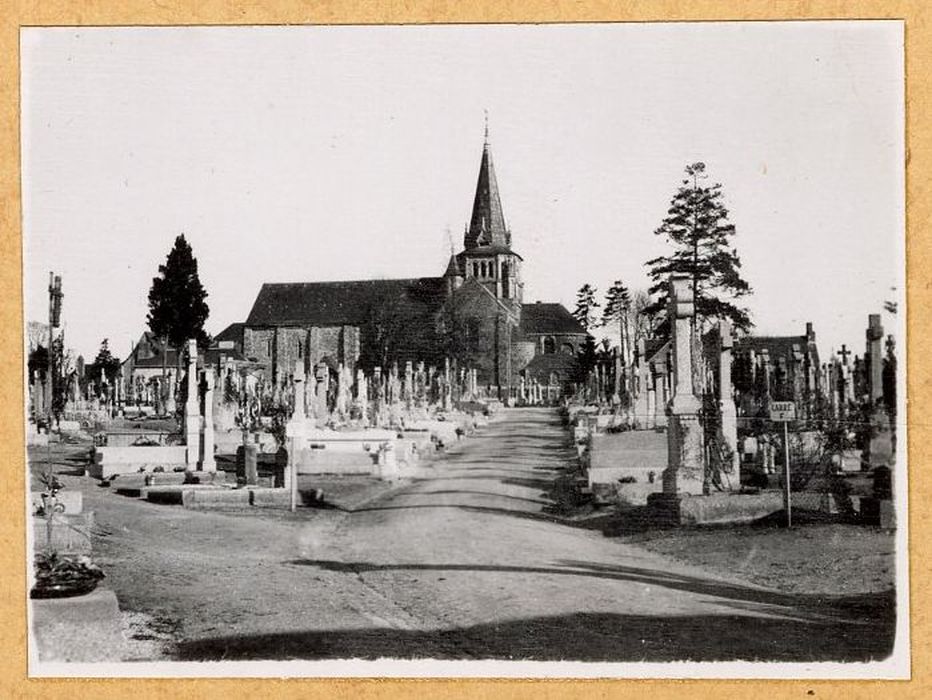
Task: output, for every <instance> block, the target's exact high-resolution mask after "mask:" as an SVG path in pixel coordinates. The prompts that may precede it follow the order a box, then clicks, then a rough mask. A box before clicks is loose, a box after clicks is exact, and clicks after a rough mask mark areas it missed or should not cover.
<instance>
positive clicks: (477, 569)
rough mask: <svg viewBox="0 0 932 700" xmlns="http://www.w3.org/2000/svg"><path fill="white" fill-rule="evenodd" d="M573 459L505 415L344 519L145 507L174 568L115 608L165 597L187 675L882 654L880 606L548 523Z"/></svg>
mask: <svg viewBox="0 0 932 700" xmlns="http://www.w3.org/2000/svg"><path fill="white" fill-rule="evenodd" d="M568 455H569V451H568V447H567V446H566V444H565V431H564V430H563V429H562V428H561V426H560V425H559V422H558V418H557V415H556V414H555V413H554V412H551V411H542V410H515V411H509V412H507V413H506V416H505V418H504V420H502V421H499V422H494V423H492V424H491V425H490V426H489V427H488V428H487V429H486V430H485V431H483V433H482V434H481V435H480V436H477V437H475V438H472V439H470V440H468V441H466V442H464V443H463V444H462V445H460V446H457V448H455V449H454V450H452V451H451V454H449V455H448V456H447V458H446V459H444V460H442V461H440V462H438V463H436V464H435V465H434V467H432V468H431V469H430V470H428V473H426V474H425V476H424V478H423V479H420V480H418V481H416V482H414V483H412V484H411V485H409V486H408V487H406V488H404V489H402V490H401V491H399V492H395V493H393V494H390V495H389V496H387V497H385V498H382V499H379V500H377V501H375V502H372V503H369V504H367V505H365V506H362V507H359V508H356V509H354V510H353V511H352V512H349V513H335V512H333V511H330V512H326V513H318V514H317V517H315V518H312V519H304V520H300V519H298V520H292V519H288V518H284V517H283V518H279V519H277V520H274V519H273V520H271V521H270V520H266V519H261V520H259V519H249V518H243V517H230V516H223V515H216V514H204V513H185V514H184V515H179V514H178V511H176V510H173V509H172V510H166V509H159V508H158V507H155V506H152V507H151V508H154V509H155V510H154V511H152V517H163V518H165V528H170V530H169V532H171V533H172V542H174V544H175V546H174V547H172V548H171V549H172V550H173V553H172V554H171V555H168V554H167V553H166V552H165V550H162V549H161V548H160V551H159V554H158V556H157V559H158V561H159V564H158V570H154V569H152V568H150V567H148V566H147V567H144V568H146V569H147V570H148V573H147V574H146V582H145V583H143V582H142V581H137V582H136V585H135V586H134V588H136V590H139V585H138V584H140V583H142V591H141V592H140V593H137V594H136V595H127V594H126V593H123V592H121V591H118V593H119V594H120V596H121V600H126V601H127V602H130V603H131V604H135V605H140V606H144V607H143V609H147V608H150V606H152V604H153V600H152V599H151V596H149V595H146V594H145V592H144V591H145V587H146V585H152V586H153V587H154V588H155V589H160V590H162V591H163V593H162V594H161V599H160V600H161V603H162V604H163V605H164V610H163V613H164V614H167V615H169V616H172V617H175V618H176V619H179V620H183V623H182V625H181V629H180V630H179V633H180V635H181V637H182V639H184V641H183V642H182V643H181V644H180V645H179V646H178V647H177V649H176V650H175V652H174V653H175V655H176V658H182V659H218V658H236V659H254V658H278V659H282V658H352V657H364V658H376V657H384V656H390V657H424V656H428V657H435V658H491V657H495V658H525V659H579V660H619V661H622V660H629V661H630V660H668V659H695V660H712V659H736V658H740V659H752V660H753V659H758V658H761V659H773V660H799V661H808V660H824V659H833V660H843V659H868V658H871V657H875V658H877V657H882V656H885V655H886V653H887V652H888V651H889V648H890V645H891V643H892V642H891V636H892V631H891V630H890V629H888V628H889V624H887V625H884V624H880V623H879V622H878V621H877V620H875V619H871V615H872V614H873V610H874V608H873V607H872V606H873V605H874V602H875V601H869V600H857V599H853V600H845V601H832V602H831V604H828V603H827V601H825V600H824V599H822V598H814V597H811V596H802V595H790V594H787V593H780V592H776V591H772V590H767V589H763V588H756V587H754V586H751V585H749V584H746V583H740V582H738V581H736V580H732V579H727V578H718V577H715V576H712V575H710V574H709V573H707V572H704V571H702V570H700V569H698V568H695V567H690V566H688V565H685V564H681V563H678V562H675V561H673V560H671V559H668V558H665V557H663V556H662V555H659V554H654V553H650V552H648V551H646V550H644V549H641V548H639V547H637V546H635V545H631V544H624V543H621V542H619V541H617V540H614V539H609V538H606V537H604V536H603V535H602V534H601V533H600V532H598V531H592V530H586V529H580V528H573V527H569V526H567V525H565V524H562V523H559V522H555V521H553V519H552V518H550V517H549V516H547V515H545V514H544V513H543V512H542V509H543V507H544V506H545V505H546V504H547V503H548V501H547V497H546V490H547V488H548V486H549V485H550V483H551V482H552V481H553V479H554V478H555V477H556V476H557V475H558V474H559V473H560V471H561V469H562V468H563V467H564V465H565V464H566V462H567V459H568ZM133 505H134V506H136V507H138V506H139V505H140V504H133ZM169 513H171V515H169ZM175 537H178V538H180V539H175ZM181 541H183V542H185V546H184V547H183V548H181V547H179V546H178V545H179V544H180V542H181ZM166 561H170V562H173V564H172V565H166ZM169 585H170V586H171V588H170V589H169V588H166V586H169ZM156 600H159V598H156Z"/></svg>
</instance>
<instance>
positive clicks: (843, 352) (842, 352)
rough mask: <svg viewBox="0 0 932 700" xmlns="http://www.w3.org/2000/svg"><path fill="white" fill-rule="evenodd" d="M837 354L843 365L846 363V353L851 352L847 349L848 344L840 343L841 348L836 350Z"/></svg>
mask: <svg viewBox="0 0 932 700" xmlns="http://www.w3.org/2000/svg"><path fill="white" fill-rule="evenodd" d="M838 354H839V355H841V363H842V364H843V365H845V366H847V365H848V355H850V354H851V351H850V350H849V349H848V346H847V345H845V344H844V343H842V346H841V350H839V351H838Z"/></svg>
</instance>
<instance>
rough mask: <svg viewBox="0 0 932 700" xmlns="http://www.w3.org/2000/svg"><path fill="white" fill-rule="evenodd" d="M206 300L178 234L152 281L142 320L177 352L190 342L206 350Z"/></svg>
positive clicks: (190, 254) (194, 264)
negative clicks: (190, 340)
mask: <svg viewBox="0 0 932 700" xmlns="http://www.w3.org/2000/svg"><path fill="white" fill-rule="evenodd" d="M206 299H207V292H206V291H205V290H204V286H203V285H202V284H201V280H200V278H199V277H198V275H197V259H196V258H195V257H194V253H193V251H192V250H191V246H190V245H189V244H188V242H187V241H186V240H185V238H184V234H181V235H180V236H178V237H177V238H176V239H175V245H174V247H172V249H171V251H170V252H169V253H168V258H167V259H166V261H165V264H164V265H159V275H158V277H155V278H154V279H153V280H152V287H151V289H150V290H149V314H148V316H147V317H146V320H147V321H148V323H149V330H151V331H152V333H154V334H155V335H156V336H157V337H159V338H161V339H162V341H163V342H167V343H168V345H169V346H170V347H173V348H176V349H178V350H181V349H182V348H183V347H184V343H185V342H186V341H187V340H189V339H191V338H194V339H196V340H197V344H198V345H199V346H200V347H202V348H206V347H207V345H208V343H209V338H208V337H207V334H206V333H205V332H204V322H205V321H206V320H207V315H208V314H209V313H210V309H209V308H208V307H207V302H206ZM163 357H164V355H163ZM180 361H181V360H180V354H179V362H180Z"/></svg>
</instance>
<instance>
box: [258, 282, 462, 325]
mask: <svg viewBox="0 0 932 700" xmlns="http://www.w3.org/2000/svg"><path fill="white" fill-rule="evenodd" d="M445 289H446V287H445V282H444V280H443V278H441V277H421V278H415V279H389V280H359V281H352V282H299V283H288V284H264V285H262V288H261V289H260V290H259V295H258V296H257V297H256V301H255V303H254V304H253V307H252V311H250V312H249V318H247V319H246V325H247V326H344V325H345V326H359V325H362V324H363V322H364V321H365V320H366V319H367V316H368V315H369V314H370V313H371V311H372V310H373V308H375V307H377V306H382V305H384V304H385V303H397V304H399V305H400V309H399V311H400V313H405V311H413V310H414V308H415V307H420V308H423V307H425V306H426V307H430V308H438V307H439V306H440V305H441V304H442V303H443V300H444V298H445Z"/></svg>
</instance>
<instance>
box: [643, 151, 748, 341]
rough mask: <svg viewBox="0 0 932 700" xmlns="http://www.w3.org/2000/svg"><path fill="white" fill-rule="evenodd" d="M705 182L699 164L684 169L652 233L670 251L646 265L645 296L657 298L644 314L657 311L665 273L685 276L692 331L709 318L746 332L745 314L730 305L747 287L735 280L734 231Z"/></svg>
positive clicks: (718, 196) (715, 188)
mask: <svg viewBox="0 0 932 700" xmlns="http://www.w3.org/2000/svg"><path fill="white" fill-rule="evenodd" d="M706 178H707V175H706V173H705V164H704V163H693V164H692V165H690V166H688V167H687V168H686V178H685V179H684V180H683V184H682V185H681V186H680V188H679V189H678V190H677V192H676V194H675V195H674V197H673V200H672V202H671V203H670V209H669V211H668V212H667V217H666V218H665V219H664V220H663V223H661V224H660V227H659V228H658V229H657V230H656V231H655V232H654V233H655V234H656V235H658V236H664V237H665V238H666V239H667V242H668V243H670V244H671V245H672V247H673V252H672V253H670V254H669V255H664V256H661V257H657V258H654V259H653V260H648V261H647V266H648V268H649V271H648V275H649V276H650V279H651V282H652V285H651V287H650V293H651V294H657V295H659V296H658V298H657V299H656V300H655V301H654V302H653V303H652V304H651V305H650V306H649V307H648V308H647V309H646V310H645V312H646V313H648V314H650V315H652V316H654V315H656V314H658V313H661V312H663V311H664V310H665V309H666V305H667V281H668V280H669V278H670V275H671V274H679V275H685V276H687V277H689V278H690V279H691V280H692V285H693V296H694V298H695V304H696V322H697V326H698V327H702V326H703V325H705V323H706V322H707V321H711V320H712V319H727V320H729V321H731V323H732V325H733V326H734V327H735V328H737V329H740V330H743V331H747V330H749V329H750V327H751V325H752V324H751V319H750V317H749V315H748V311H747V309H744V308H742V307H739V306H738V305H737V304H736V303H735V302H736V301H737V300H738V299H740V298H741V297H743V296H745V295H746V294H749V293H750V292H751V288H750V286H749V285H748V283H747V282H745V281H744V280H743V279H742V278H741V275H740V272H739V270H740V268H741V260H740V259H739V258H738V252H737V250H736V249H735V248H733V247H732V239H733V237H734V235H735V227H734V225H733V224H732V223H731V222H729V221H728V210H727V209H726V208H725V205H724V204H723V203H722V186H721V184H717V183H716V184H714V185H711V186H710V185H706V184H704V180H705V179H706Z"/></svg>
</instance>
